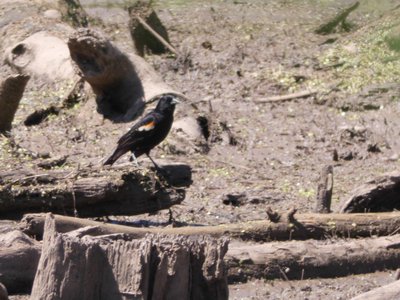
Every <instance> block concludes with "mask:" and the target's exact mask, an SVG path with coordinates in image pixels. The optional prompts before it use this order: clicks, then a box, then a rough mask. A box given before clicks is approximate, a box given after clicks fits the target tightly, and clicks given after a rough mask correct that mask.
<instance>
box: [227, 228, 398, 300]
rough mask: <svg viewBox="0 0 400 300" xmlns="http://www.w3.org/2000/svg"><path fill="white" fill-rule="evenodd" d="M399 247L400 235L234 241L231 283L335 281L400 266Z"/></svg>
mask: <svg viewBox="0 0 400 300" xmlns="http://www.w3.org/2000/svg"><path fill="white" fill-rule="evenodd" d="M399 244H400V235H394V236H391V237H379V238H365V239H351V240H338V239H335V240H329V241H314V240H309V241H291V242H272V243H265V244H258V245H254V244H245V243H243V242H232V243H231V245H230V246H229V251H228V253H227V255H226V257H225V259H226V261H227V264H228V266H229V268H228V270H229V273H228V279H229V282H230V283H231V282H238V281H239V282H243V281H246V280H247V279H248V278H265V279H276V278H282V279H286V280H287V279H289V280H292V279H293V280H302V279H306V278H318V277H328V278H334V277H338V276H347V275H350V274H363V273H370V272H375V271H378V270H385V269H396V268H398V267H400V249H399ZM363 299H364V298H363ZM380 299H386V298H380Z"/></svg>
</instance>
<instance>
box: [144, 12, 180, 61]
mask: <svg viewBox="0 0 400 300" xmlns="http://www.w3.org/2000/svg"><path fill="white" fill-rule="evenodd" d="M136 19H137V20H138V21H139V23H140V24H141V25H142V26H143V27H144V28H145V29H146V30H147V31H148V32H150V33H151V34H152V35H153V36H154V37H155V38H156V39H157V40H159V41H160V42H161V44H163V45H164V46H165V47H167V48H168V50H169V51H171V52H172V53H174V54H175V55H178V51H176V50H175V48H174V47H172V45H171V44H170V43H168V42H167V41H166V40H165V39H164V38H163V37H162V36H161V35H159V34H158V33H157V32H156V31H155V30H154V29H153V28H151V27H150V25H149V24H147V23H146V21H145V20H143V19H142V18H141V17H140V16H136Z"/></svg>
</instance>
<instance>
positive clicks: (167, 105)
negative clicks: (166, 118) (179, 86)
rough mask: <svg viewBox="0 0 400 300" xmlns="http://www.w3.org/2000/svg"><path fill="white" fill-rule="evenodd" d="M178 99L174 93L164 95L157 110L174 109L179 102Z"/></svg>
mask: <svg viewBox="0 0 400 300" xmlns="http://www.w3.org/2000/svg"><path fill="white" fill-rule="evenodd" d="M179 102H180V101H178V99H176V97H175V96H173V95H163V96H162V97H161V98H160V100H159V101H158V104H157V107H156V110H158V111H168V110H172V111H173V110H174V109H175V105H176V104H177V103H179Z"/></svg>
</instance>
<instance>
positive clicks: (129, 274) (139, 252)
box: [31, 215, 228, 300]
mask: <svg viewBox="0 0 400 300" xmlns="http://www.w3.org/2000/svg"><path fill="white" fill-rule="evenodd" d="M42 249H43V250H42V256H41V258H40V261H39V266H38V271H37V273H36V277H35V280H34V283H33V288H32V293H31V299H41V300H51V299H68V300H74V299H77V300H78V299H79V300H87V299H91V300H92V299H93V300H94V299H108V300H113V299H118V300H120V299H216V300H218V299H228V287H227V279H226V270H225V265H224V261H223V258H224V255H225V253H226V251H227V249H228V243H227V241H226V240H212V239H209V238H205V237H196V238H192V239H191V238H187V237H183V236H162V235H148V236H146V237H145V238H144V239H140V240H130V239H128V238H126V236H124V235H120V234H117V235H109V236H100V237H91V236H81V234H80V233H79V232H78V233H76V232H70V233H66V234H62V233H57V232H56V230H55V220H54V217H53V216H51V215H48V217H47V218H46V223H45V234H44V239H43V248H42Z"/></svg>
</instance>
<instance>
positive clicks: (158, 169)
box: [146, 153, 163, 173]
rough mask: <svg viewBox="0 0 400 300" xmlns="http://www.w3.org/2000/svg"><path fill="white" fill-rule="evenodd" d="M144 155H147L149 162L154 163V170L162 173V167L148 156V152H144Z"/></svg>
mask: <svg viewBox="0 0 400 300" xmlns="http://www.w3.org/2000/svg"><path fill="white" fill-rule="evenodd" d="M146 155H147V157H148V158H149V159H150V160H151V162H152V163H153V165H154V167H155V168H156V170H157V171H159V172H161V173H162V171H163V169H162V168H160V167H159V166H158V165H157V164H156V162H155V161H154V160H153V159H152V158H151V157H150V155H149V153H146Z"/></svg>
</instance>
